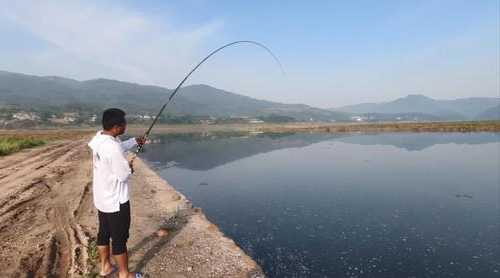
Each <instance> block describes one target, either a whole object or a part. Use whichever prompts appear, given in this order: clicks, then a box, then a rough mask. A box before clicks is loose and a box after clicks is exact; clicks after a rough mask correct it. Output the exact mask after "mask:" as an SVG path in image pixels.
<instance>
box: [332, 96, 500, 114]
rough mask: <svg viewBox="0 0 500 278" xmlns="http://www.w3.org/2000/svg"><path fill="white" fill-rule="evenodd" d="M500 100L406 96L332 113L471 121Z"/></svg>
mask: <svg viewBox="0 0 500 278" xmlns="http://www.w3.org/2000/svg"><path fill="white" fill-rule="evenodd" d="M499 104H500V98H486V97H484V98H479V97H476V98H461V99H456V100H436V99H432V98H429V97H427V96H424V95H408V96H406V97H403V98H399V99H396V100H394V101H391V102H383V103H363V104H357V105H350V106H344V107H339V108H333V109H331V110H332V111H341V112H349V113H354V114H369V113H378V114H402V113H403V114H408V113H420V114H422V115H428V116H429V117H431V118H432V117H437V118H439V119H442V120H466V119H467V120H472V119H476V118H477V117H478V116H479V115H480V114H481V113H483V112H485V111H486V110H488V109H490V108H493V107H495V106H498V105H499Z"/></svg>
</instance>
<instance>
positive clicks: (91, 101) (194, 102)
mask: <svg viewBox="0 0 500 278" xmlns="http://www.w3.org/2000/svg"><path fill="white" fill-rule="evenodd" d="M170 93H171V90H169V89H166V88H162V87H158V86H146V85H140V84H135V83H129V82H122V81H116V80H109V79H94V80H88V81H77V80H73V79H69V78H63V77H57V76H45V77H42V76H33V75H25V74H19V73H11V72H6V71H0V106H1V105H4V106H5V105H15V106H18V107H21V108H43V109H50V108H51V107H52V108H53V107H69V108H72V107H80V108H81V107H84V108H85V109H87V110H89V109H91V110H95V111H101V110H102V109H103V108H106V107H120V108H123V109H125V110H126V111H128V112H129V113H148V114H154V113H156V112H157V111H158V109H159V108H160V106H161V105H162V104H163V103H164V102H165V101H166V100H167V98H168V96H169V94H170ZM168 112H169V113H172V114H183V115H186V114H188V115H200V116H216V117H258V116H268V115H281V116H288V117H293V118H295V119H296V120H310V119H313V120H315V121H330V120H337V121H341V120H348V119H349V117H348V115H347V114H346V113H343V112H336V111H330V110H327V109H319V108H314V107H310V106H307V105H303V104H282V103H277V102H271V101H265V100H258V99H254V98H250V97H246V96H242V95H238V94H235V93H231V92H227V91H224V90H220V89H217V88H213V87H210V86H206V85H191V86H186V87H184V88H182V89H181V91H180V92H179V94H178V95H177V96H176V97H175V98H174V100H173V102H172V106H171V107H169V109H168Z"/></svg>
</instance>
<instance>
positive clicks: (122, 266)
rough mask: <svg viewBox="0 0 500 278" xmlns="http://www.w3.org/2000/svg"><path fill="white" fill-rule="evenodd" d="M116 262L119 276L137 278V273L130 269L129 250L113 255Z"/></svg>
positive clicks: (120, 277) (121, 277)
mask: <svg viewBox="0 0 500 278" xmlns="http://www.w3.org/2000/svg"><path fill="white" fill-rule="evenodd" d="M113 257H114V258H115V261H116V263H117V264H118V277H119V278H135V273H133V272H129V271H128V252H127V251H125V253H123V254H120V255H113Z"/></svg>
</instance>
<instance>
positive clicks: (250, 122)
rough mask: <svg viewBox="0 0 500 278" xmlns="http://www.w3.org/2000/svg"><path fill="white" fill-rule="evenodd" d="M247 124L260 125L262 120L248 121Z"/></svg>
mask: <svg viewBox="0 0 500 278" xmlns="http://www.w3.org/2000/svg"><path fill="white" fill-rule="evenodd" d="M248 123H249V124H262V123H264V121H263V120H259V119H249V120H248Z"/></svg>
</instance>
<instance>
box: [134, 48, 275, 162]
mask: <svg viewBox="0 0 500 278" xmlns="http://www.w3.org/2000/svg"><path fill="white" fill-rule="evenodd" d="M235 44H253V45H256V46H258V47H260V48H262V49H264V50H265V51H267V52H268V53H269V54H270V55H271V56H272V57H273V59H274V60H275V61H276V63H277V64H278V65H279V67H280V69H281V72H282V73H283V74H284V73H285V71H284V70H283V66H282V65H281V62H280V61H279V59H278V57H276V55H274V53H273V52H272V51H271V49H269V48H268V47H267V46H265V45H263V44H262V43H259V42H256V41H234V42H231V43H228V44H225V45H223V46H221V47H219V48H217V49H215V50H214V51H212V52H210V54H208V55H207V56H206V57H205V58H203V60H201V61H200V62H199V63H198V64H197V65H196V66H195V67H194V68H193V69H192V70H191V71H190V72H189V73H188V74H187V75H186V76H185V77H184V79H182V81H181V82H180V83H179V85H177V87H176V88H175V90H174V91H173V92H172V93H171V94H170V96H169V97H168V101H167V102H166V103H165V104H163V106H162V107H161V109H160V111H159V112H158V114H156V117H155V118H154V119H153V122H152V123H151V125H150V126H149V128H148V129H147V130H146V132H145V133H144V135H143V138H147V137H148V136H149V134H150V133H151V130H152V129H153V127H154V125H155V124H156V122H157V121H158V118H159V117H160V116H161V114H162V113H163V111H164V110H165V108H166V107H167V105H168V104H169V103H170V102H171V101H172V99H173V98H174V96H175V95H176V94H177V92H178V91H179V89H180V88H181V86H182V84H184V82H186V80H187V79H188V78H189V77H190V76H191V74H193V72H195V71H196V70H197V69H198V68H199V67H200V66H201V65H202V64H203V63H205V61H206V60H208V59H210V57H212V56H213V55H214V54H215V53H217V52H219V51H221V50H222V49H224V48H226V47H230V46H232V45H235ZM143 147H144V145H142V144H141V145H139V147H138V148H137V153H139V152H141V151H142V149H143Z"/></svg>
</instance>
